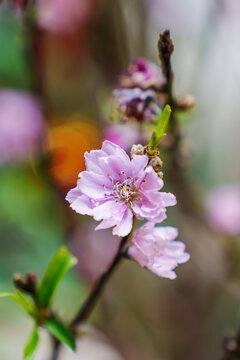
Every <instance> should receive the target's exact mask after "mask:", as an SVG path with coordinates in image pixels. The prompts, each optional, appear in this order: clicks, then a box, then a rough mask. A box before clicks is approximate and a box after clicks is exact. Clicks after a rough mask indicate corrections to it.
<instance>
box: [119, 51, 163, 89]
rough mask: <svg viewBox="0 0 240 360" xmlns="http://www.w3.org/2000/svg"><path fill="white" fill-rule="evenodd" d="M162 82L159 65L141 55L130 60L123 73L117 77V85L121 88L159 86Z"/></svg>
mask: <svg viewBox="0 0 240 360" xmlns="http://www.w3.org/2000/svg"><path fill="white" fill-rule="evenodd" d="M163 83H164V77H163V74H162V72H161V70H160V67H159V66H157V65H155V64H154V63H152V62H151V61H149V60H147V59H145V58H141V57H140V58H137V59H136V60H135V61H134V62H132V63H131V64H130V65H129V66H128V68H127V71H126V72H125V74H123V75H122V76H120V77H119V85H120V87H122V88H132V87H140V88H142V89H148V88H150V87H156V88H159V87H161V86H162V85H163Z"/></svg>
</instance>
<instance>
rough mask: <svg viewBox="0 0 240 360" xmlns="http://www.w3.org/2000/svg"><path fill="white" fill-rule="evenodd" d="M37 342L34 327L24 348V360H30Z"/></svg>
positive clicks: (36, 333) (35, 328)
mask: <svg viewBox="0 0 240 360" xmlns="http://www.w3.org/2000/svg"><path fill="white" fill-rule="evenodd" d="M38 342H39V336H38V331H37V326H36V325H35V326H34V328H33V330H32V332H31V334H30V337H29V339H28V341H27V342H26V345H25V347H24V360H31V359H32V356H33V354H34V352H35V350H36V348H37V346H38Z"/></svg>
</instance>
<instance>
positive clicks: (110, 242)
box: [70, 221, 120, 281]
mask: <svg viewBox="0 0 240 360" xmlns="http://www.w3.org/2000/svg"><path fill="white" fill-rule="evenodd" d="M94 225H95V224H94V223H93V221H91V222H86V221H84V222H83V223H80V224H79V225H78V226H77V227H76V229H75V231H74V233H73V234H72V236H71V238H70V244H71V245H70V246H71V249H72V250H73V253H74V254H75V255H76V256H77V258H78V265H77V269H78V270H79V271H80V273H81V275H84V276H85V277H86V278H87V279H88V280H90V281H95V280H96V279H97V278H98V277H99V276H100V275H101V274H102V273H103V272H104V271H105V270H106V269H107V268H108V266H109V265H110V263H111V261H112V259H113V257H114V255H115V254H116V253H117V250H118V246H119V240H120V239H119V238H118V237H116V236H113V235H112V233H111V231H110V229H106V230H103V231H101V233H100V234H99V233H96V232H94V231H93V229H94Z"/></svg>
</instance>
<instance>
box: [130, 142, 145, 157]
mask: <svg viewBox="0 0 240 360" xmlns="http://www.w3.org/2000/svg"><path fill="white" fill-rule="evenodd" d="M145 154H146V147H144V146H143V145H141V144H138V145H133V146H132V148H131V155H145Z"/></svg>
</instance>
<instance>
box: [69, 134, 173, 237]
mask: <svg viewBox="0 0 240 360" xmlns="http://www.w3.org/2000/svg"><path fill="white" fill-rule="evenodd" d="M85 162H86V169H87V170H86V171H83V172H81V173H80V174H79V177H80V179H79V180H78V182H77V187H75V188H74V189H72V190H70V191H69V193H68V194H67V197H66V200H68V201H69V203H70V204H71V207H72V209H73V210H75V211H76V212H78V213H79V214H82V215H90V216H93V218H94V219H95V220H97V221H99V220H102V222H101V223H100V224H99V225H98V226H97V228H96V230H99V229H107V228H109V227H112V226H114V228H113V235H118V236H126V235H128V234H129V233H130V231H131V229H132V225H133V215H135V216H136V217H137V218H138V219H141V220H142V219H144V218H146V219H147V220H149V221H152V222H155V223H157V222H162V221H163V220H164V219H165V218H166V207H167V206H173V205H175V204H176V198H175V196H174V195H173V194H171V193H164V192H159V190H160V189H161V188H162V187H163V181H162V179H160V177H158V175H157V174H156V172H155V171H154V170H153V168H152V167H151V166H148V157H147V156H146V155H133V158H132V160H130V158H129V156H128V155H127V154H126V152H125V151H124V150H123V149H122V148H120V147H119V146H118V145H115V144H113V143H112V142H110V141H108V140H105V141H104V142H103V145H102V149H101V150H92V151H91V152H90V153H85Z"/></svg>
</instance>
